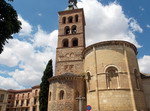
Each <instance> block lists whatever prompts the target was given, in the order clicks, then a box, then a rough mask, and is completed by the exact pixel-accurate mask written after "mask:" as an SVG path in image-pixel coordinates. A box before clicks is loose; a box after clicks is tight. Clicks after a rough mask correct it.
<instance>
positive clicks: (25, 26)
mask: <svg viewBox="0 0 150 111" xmlns="http://www.w3.org/2000/svg"><path fill="white" fill-rule="evenodd" d="M18 19H19V20H20V21H21V23H22V25H21V27H22V29H21V30H20V32H19V35H20V36H29V35H30V34H31V32H32V25H31V24H30V23H29V22H27V21H26V20H24V19H23V18H22V16H21V15H19V16H18Z"/></svg>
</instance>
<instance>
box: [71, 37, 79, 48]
mask: <svg viewBox="0 0 150 111" xmlns="http://www.w3.org/2000/svg"><path fill="white" fill-rule="evenodd" d="M72 46H73V47H75V46H78V39H77V38H74V39H73V40H72Z"/></svg>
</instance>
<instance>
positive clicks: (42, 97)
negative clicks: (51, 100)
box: [39, 60, 53, 111]
mask: <svg viewBox="0 0 150 111" xmlns="http://www.w3.org/2000/svg"><path fill="white" fill-rule="evenodd" d="M52 76H53V66H52V60H49V62H48V64H47V66H46V68H45V71H44V74H43V77H42V82H41V84H40V93H39V104H40V105H39V109H40V111H47V105H48V91H49V82H48V79H49V78H50V77H52Z"/></svg>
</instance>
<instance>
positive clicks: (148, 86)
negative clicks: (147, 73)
mask: <svg viewBox="0 0 150 111" xmlns="http://www.w3.org/2000/svg"><path fill="white" fill-rule="evenodd" d="M142 83H143V89H144V96H145V99H146V104H147V107H148V109H149V110H148V111H150V77H149V78H144V79H142Z"/></svg>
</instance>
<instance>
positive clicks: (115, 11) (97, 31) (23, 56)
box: [0, 0, 145, 88]
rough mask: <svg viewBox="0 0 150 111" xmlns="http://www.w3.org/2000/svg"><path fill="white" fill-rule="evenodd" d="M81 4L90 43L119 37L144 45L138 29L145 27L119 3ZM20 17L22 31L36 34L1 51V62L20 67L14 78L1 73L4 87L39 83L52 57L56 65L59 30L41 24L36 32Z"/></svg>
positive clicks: (88, 0)
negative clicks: (140, 39)
mask: <svg viewBox="0 0 150 111" xmlns="http://www.w3.org/2000/svg"><path fill="white" fill-rule="evenodd" d="M78 6H79V7H83V8H84V12H85V19H86V43H87V45H90V44H92V43H95V42H100V41H104V40H105V41H106V40H118V39H119V40H126V41H129V42H132V43H134V44H135V45H136V46H138V47H140V45H139V44H138V42H137V41H136V36H135V34H134V33H135V32H140V33H141V32H142V31H143V30H142V28H141V27H140V26H139V24H138V23H137V21H136V20H135V19H133V18H127V17H126V16H125V14H124V12H123V10H122V7H121V6H120V5H119V4H116V3H111V4H109V5H105V6H104V5H102V4H101V3H99V2H98V1H96V0H81V2H79V3H78ZM19 18H20V20H21V21H22V27H23V29H22V30H21V32H20V33H19V35H20V36H27V37H30V36H32V38H30V40H31V42H27V41H25V40H18V39H12V40H9V41H8V42H9V43H8V44H6V45H5V49H4V51H3V52H2V54H0V61H1V63H0V64H3V65H6V66H8V67H18V68H17V69H16V70H15V71H13V72H9V73H8V74H9V76H11V77H12V78H5V77H1V76H0V77H1V78H0V81H3V83H2V84H3V85H0V87H2V88H6V86H9V88H11V87H12V88H23V86H24V87H29V86H33V85H36V84H39V83H40V80H41V77H42V75H43V71H44V69H45V66H46V64H47V62H48V60H49V59H51V58H52V59H53V66H55V65H54V63H55V52H56V51H55V49H56V46H57V36H58V30H54V31H52V32H46V31H44V30H43V29H42V28H41V26H37V27H38V31H37V32H35V33H34V34H32V33H31V32H32V27H33V26H32V25H31V24H30V23H29V22H27V21H26V20H24V19H23V18H22V17H21V16H19ZM142 66H143V65H142ZM143 67H144V66H143ZM143 71H145V70H143ZM6 81H9V83H6ZM13 83H14V84H15V85H14V84H13Z"/></svg>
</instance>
